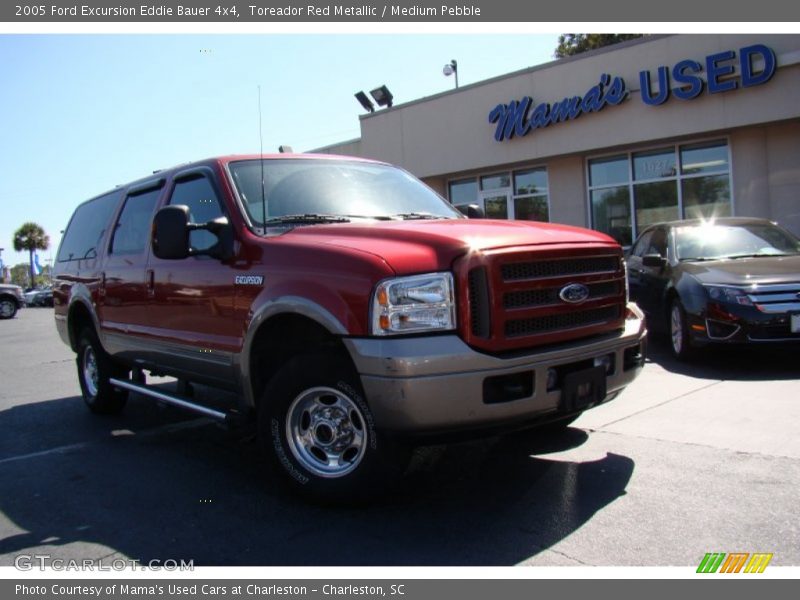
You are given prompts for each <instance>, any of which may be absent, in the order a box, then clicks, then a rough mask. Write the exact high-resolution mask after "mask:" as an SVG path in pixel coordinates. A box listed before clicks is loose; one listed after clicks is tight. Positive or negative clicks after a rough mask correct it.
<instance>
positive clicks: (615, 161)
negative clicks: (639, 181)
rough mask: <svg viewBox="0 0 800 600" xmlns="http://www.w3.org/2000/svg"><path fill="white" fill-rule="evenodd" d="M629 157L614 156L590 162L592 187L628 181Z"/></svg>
mask: <svg viewBox="0 0 800 600" xmlns="http://www.w3.org/2000/svg"><path fill="white" fill-rule="evenodd" d="M629 180H630V175H629V174H628V157H627V156H625V155H623V156H612V157H611V158H598V159H596V160H592V161H590V162H589V181H590V185H591V186H592V187H597V186H604V185H614V184H618V183H627V182H628V181H629Z"/></svg>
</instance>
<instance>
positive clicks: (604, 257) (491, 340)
mask: <svg viewBox="0 0 800 600" xmlns="http://www.w3.org/2000/svg"><path fill="white" fill-rule="evenodd" d="M470 262H471V264H470ZM466 268H467V269H468V270H467V272H466V277H465V279H466V281H465V284H466V285H465V289H466V294H465V296H466V300H467V301H468V311H467V312H465V313H464V317H465V321H464V323H465V331H464V335H465V338H466V339H467V342H468V343H470V344H471V345H473V346H476V347H479V348H481V349H484V350H486V351H488V352H504V351H507V350H514V349H521V348H529V347H535V346H540V345H544V344H555V343H559V342H564V341H568V340H574V339H578V338H581V337H588V336H592V335H597V334H601V333H604V332H609V331H613V330H618V329H620V328H622V327H623V326H624V318H625V309H624V307H625V282H624V278H625V274H624V270H623V266H622V257H621V254H620V252H619V250H617V249H615V248H609V247H600V248H599V249H598V248H591V249H587V248H579V249H569V250H563V249H552V248H550V249H547V250H536V251H529V250H528V251H522V252H521V251H519V250H518V249H515V250H508V251H502V250H501V251H497V252H494V253H488V254H487V255H486V256H479V257H473V258H472V260H471V261H468V263H467V267H466ZM462 273H463V271H462ZM576 283H577V284H582V285H584V286H586V288H587V290H588V296H587V298H586V299H585V300H584V301H582V302H578V303H569V302H566V301H564V300H562V299H561V296H560V294H561V292H562V290H564V288H565V287H566V286H569V285H571V284H576Z"/></svg>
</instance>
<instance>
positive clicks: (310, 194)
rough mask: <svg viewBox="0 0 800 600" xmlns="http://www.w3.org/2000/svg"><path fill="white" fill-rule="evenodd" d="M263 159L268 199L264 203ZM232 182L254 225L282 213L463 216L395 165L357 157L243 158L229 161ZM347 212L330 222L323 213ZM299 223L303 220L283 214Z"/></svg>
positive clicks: (317, 217)
mask: <svg viewBox="0 0 800 600" xmlns="http://www.w3.org/2000/svg"><path fill="white" fill-rule="evenodd" d="M262 162H263V174H264V175H263V181H264V185H263V202H262V185H261V181H262V176H261V174H262ZM230 172H231V176H232V177H233V182H234V184H235V185H236V189H237V190H238V192H239V196H240V198H241V199H242V202H243V203H244V208H245V210H246V211H247V214H248V216H249V217H250V220H251V221H252V222H253V224H254V225H255V226H258V227H261V226H263V225H264V223H265V218H264V208H263V207H264V206H265V207H266V222H267V224H268V225H269V224H270V223H280V222H281V219H280V217H288V216H293V217H298V216H300V217H307V218H306V219H305V220H304V221H302V222H306V223H320V222H338V221H346V220H349V219H350V218H353V219H356V218H370V219H390V218H397V219H404V218H442V219H457V218H462V215H461V213H459V212H458V211H457V210H455V209H454V208H453V207H452V206H451V205H450V204H449V203H448V202H447V201H446V200H445V199H444V198H442V197H441V196H439V195H438V194H436V193H435V192H434V191H433V190H431V189H430V188H429V187H427V186H426V185H425V184H423V183H422V182H421V181H419V180H418V179H415V178H414V177H412V176H411V175H409V174H408V173H406V172H405V171H403V170H401V169H398V168H396V167H391V166H388V165H383V164H374V163H366V162H363V163H362V162H357V161H344V160H342V161H338V160H313V159H273V160H270V159H265V160H263V161H261V160H258V159H255V160H243V161H238V162H233V163H231V164H230ZM327 216H334V217H346V219H339V220H336V221H333V220H329V221H326V220H325V218H324V217H327ZM284 221H285V222H287V223H289V222H290V223H292V224H296V223H298V222H301V220H300V219H297V218H295V219H284Z"/></svg>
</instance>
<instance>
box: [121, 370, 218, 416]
mask: <svg viewBox="0 0 800 600" xmlns="http://www.w3.org/2000/svg"><path fill="white" fill-rule="evenodd" d="M109 381H110V382H111V385H113V386H114V387H117V388H120V389H123V390H128V391H131V392H136V393H137V394H143V395H145V396H149V397H150V398H155V399H156V400H160V401H161V402H166V403H167V404H172V405H173V406H177V407H178V408H183V409H186V410H190V411H192V412H196V413H198V414H201V415H203V416H204V417H209V418H211V419H215V420H217V421H228V420H229V417H230V416H232V415H229V414H228V413H224V412H222V411H219V410H214V409H213V408H208V407H207V406H202V405H200V404H196V403H194V402H189V401H188V400H185V399H183V398H179V397H178V396H173V395H171V394H165V393H164V392H160V391H158V390H154V389H153V388H151V387H148V386H146V385H143V384H139V383H132V382H130V381H127V380H123V379H114V378H113V377H112V378H111V379H109Z"/></svg>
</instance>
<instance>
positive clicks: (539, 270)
mask: <svg viewBox="0 0 800 600" xmlns="http://www.w3.org/2000/svg"><path fill="white" fill-rule="evenodd" d="M618 269H619V259H618V258H617V257H615V256H598V257H596V258H582V259H562V260H546V261H545V260H539V261H533V262H521V263H511V264H507V265H503V268H502V273H503V281H520V280H523V279H542V278H544V277H565V276H569V275H585V274H587V273H613V272H615V271H616V270H618Z"/></svg>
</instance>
